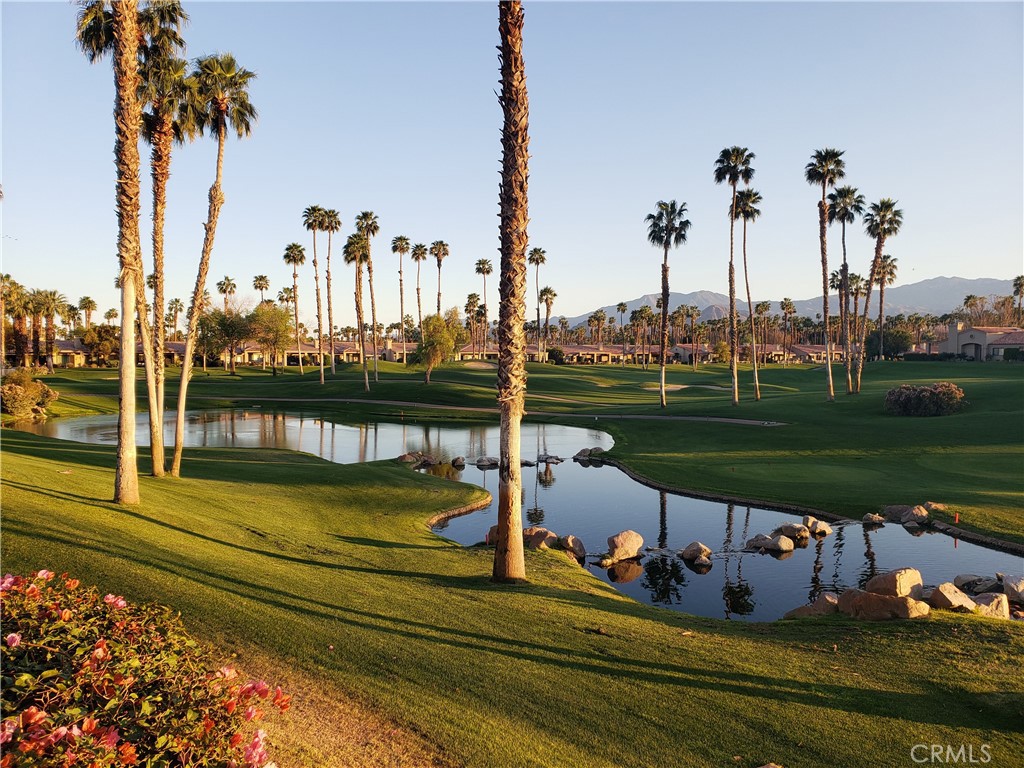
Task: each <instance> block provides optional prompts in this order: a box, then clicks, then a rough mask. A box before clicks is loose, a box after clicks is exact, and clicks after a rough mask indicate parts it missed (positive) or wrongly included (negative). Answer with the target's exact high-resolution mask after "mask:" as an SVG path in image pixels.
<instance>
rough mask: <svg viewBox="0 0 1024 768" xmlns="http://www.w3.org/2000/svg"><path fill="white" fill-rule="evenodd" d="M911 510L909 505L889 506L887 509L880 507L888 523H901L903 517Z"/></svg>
mask: <svg viewBox="0 0 1024 768" xmlns="http://www.w3.org/2000/svg"><path fill="white" fill-rule="evenodd" d="M912 509H913V507H912V506H911V505H910V504H890V505H889V506H887V507H882V515H884V516H885V519H886V520H887V521H889V522H890V523H902V522H903V515H904V514H905V513H906V512H909V511H910V510H912Z"/></svg>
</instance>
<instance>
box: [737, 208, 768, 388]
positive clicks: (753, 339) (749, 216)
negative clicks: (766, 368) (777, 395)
mask: <svg viewBox="0 0 1024 768" xmlns="http://www.w3.org/2000/svg"><path fill="white" fill-rule="evenodd" d="M760 203H761V193H760V192H758V191H757V190H756V189H744V190H741V191H740V192H739V194H737V195H736V204H735V205H734V206H733V207H732V209H731V210H732V211H733V215H735V216H736V217H737V218H741V219H743V282H744V283H745V284H746V287H747V316H748V318H747V319H748V320H749V321H750V362H751V364H752V365H753V367H754V400H760V399H761V382H760V381H758V378H757V326H756V325H755V320H754V317H755V316H754V302H753V301H752V300H751V298H750V274H749V273H748V271H747V222H751V221H755V220H756V219H757V217H758V216H760V215H761V210H760V209H759V208H758V207H757V206H758V205H760Z"/></svg>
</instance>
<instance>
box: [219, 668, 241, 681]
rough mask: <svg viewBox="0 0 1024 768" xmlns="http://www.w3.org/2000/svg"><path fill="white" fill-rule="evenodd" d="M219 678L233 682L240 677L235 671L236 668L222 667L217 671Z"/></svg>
mask: <svg viewBox="0 0 1024 768" xmlns="http://www.w3.org/2000/svg"><path fill="white" fill-rule="evenodd" d="M217 677H223V678H224V679H225V680H231V679H233V678H235V677H238V672H236V671H235V668H234V667H227V666H225V667H221V668H220V669H218V670H217Z"/></svg>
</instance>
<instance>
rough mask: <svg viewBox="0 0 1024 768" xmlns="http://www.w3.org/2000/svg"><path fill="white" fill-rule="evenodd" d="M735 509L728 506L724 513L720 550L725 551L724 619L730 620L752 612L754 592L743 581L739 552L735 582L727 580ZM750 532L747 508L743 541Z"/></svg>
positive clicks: (748, 508)
mask: <svg viewBox="0 0 1024 768" xmlns="http://www.w3.org/2000/svg"><path fill="white" fill-rule="evenodd" d="M735 513H736V507H735V506H734V505H733V504H730V505H728V506H727V507H726V511H725V539H724V541H723V542H722V548H723V549H724V551H725V582H724V583H723V584H722V600H723V602H724V603H725V618H727V619H730V618H732V615H733V614H734V613H735V614H736V615H737V616H747V615H749V614H751V613H753V611H754V600H753V596H754V590H753V588H752V587H751V586H750V585H749V584H747V583H746V582H745V581H743V553H742V552H740V553H739V554H738V555H737V558H736V580H735V581H733V580H732V579H730V578H729V566H730V565H731V562H732V555H733V552H734V550H733V536H734V530H733V517H734V515H735ZM749 530H750V507H747V513H746V516H745V517H744V518H743V540H744V541H746V539H747V533H748V532H749Z"/></svg>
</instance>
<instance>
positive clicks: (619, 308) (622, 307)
mask: <svg viewBox="0 0 1024 768" xmlns="http://www.w3.org/2000/svg"><path fill="white" fill-rule="evenodd" d="M627 309H629V307H628V306H626V302H624V301H620V302H619V303H618V304H616V305H615V311H616V312H618V313H619V329H620V330H621V332H622V357H621V358H619V365H622V366H625V365H626V323H625V319H626V318H625V315H626V310H627Z"/></svg>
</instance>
